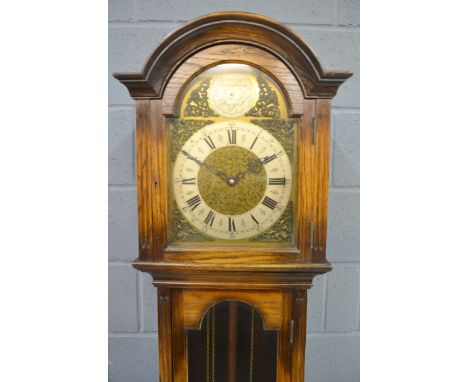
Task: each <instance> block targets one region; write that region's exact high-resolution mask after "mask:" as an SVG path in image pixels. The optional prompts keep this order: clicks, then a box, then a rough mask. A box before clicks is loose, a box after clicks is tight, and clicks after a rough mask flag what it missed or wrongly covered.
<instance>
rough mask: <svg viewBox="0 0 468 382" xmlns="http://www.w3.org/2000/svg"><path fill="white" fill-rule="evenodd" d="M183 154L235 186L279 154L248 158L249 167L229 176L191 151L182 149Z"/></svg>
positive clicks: (257, 171) (256, 172)
mask: <svg viewBox="0 0 468 382" xmlns="http://www.w3.org/2000/svg"><path fill="white" fill-rule="evenodd" d="M181 152H182V154H184V155H185V156H186V157H187V158H188V159H190V160H193V161H194V162H195V163H197V164H198V165H199V166H203V167H205V168H206V169H207V170H208V171H209V172H211V173H212V174H213V175H216V176H217V177H219V178H221V179H222V180H224V181H225V182H227V184H229V185H230V186H234V185H236V184H237V183H238V182H239V180H241V179H242V178H243V177H244V176H245V175H246V174H248V173H251V174H258V173H259V172H260V171H261V170H260V169H261V167H259V166H263V165H265V164H267V163H269V162H271V161H272V160H274V159H276V158H277V156H276V154H273V155H270V156H266V157H263V158H258V159H254V160H252V159H248V160H247V168H246V169H245V170H242V171H239V172H238V173H237V174H236V175H234V176H229V175H227V174H225V173H224V172H222V171H218V170H216V169H215V168H214V167H213V165H211V164H208V163H205V162H202V161H201V160H200V159H198V158H196V157H194V156H193V155H192V154H190V153H189V152H187V151H185V150H181Z"/></svg>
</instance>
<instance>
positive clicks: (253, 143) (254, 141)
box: [250, 135, 258, 150]
mask: <svg viewBox="0 0 468 382" xmlns="http://www.w3.org/2000/svg"><path fill="white" fill-rule="evenodd" d="M257 139H258V135H257V136H256V137H255V139H254V140H253V142H252V144H251V145H250V150H252V147H254V146H255V143H256V142H257Z"/></svg>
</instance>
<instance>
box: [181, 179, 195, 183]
mask: <svg viewBox="0 0 468 382" xmlns="http://www.w3.org/2000/svg"><path fill="white" fill-rule="evenodd" d="M182 184H195V178H187V179H182Z"/></svg>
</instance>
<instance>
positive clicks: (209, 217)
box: [204, 211, 215, 227]
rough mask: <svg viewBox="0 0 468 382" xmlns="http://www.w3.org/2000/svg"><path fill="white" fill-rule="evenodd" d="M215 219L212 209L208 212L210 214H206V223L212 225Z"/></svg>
mask: <svg viewBox="0 0 468 382" xmlns="http://www.w3.org/2000/svg"><path fill="white" fill-rule="evenodd" d="M214 219H215V213H214V212H213V211H210V212H208V215H206V218H205V220H204V223H205V224H206V225H209V226H210V227H212V226H213V222H214Z"/></svg>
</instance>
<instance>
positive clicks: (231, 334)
mask: <svg viewBox="0 0 468 382" xmlns="http://www.w3.org/2000/svg"><path fill="white" fill-rule="evenodd" d="M236 371H237V302H235V301H231V302H229V328H228V382H237V381H236Z"/></svg>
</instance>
